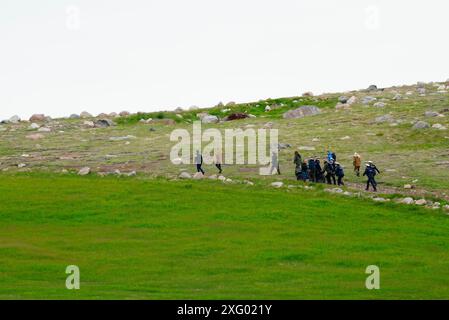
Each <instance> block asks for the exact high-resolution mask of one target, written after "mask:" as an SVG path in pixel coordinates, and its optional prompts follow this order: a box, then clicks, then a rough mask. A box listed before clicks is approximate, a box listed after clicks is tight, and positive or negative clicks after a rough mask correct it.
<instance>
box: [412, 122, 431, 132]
mask: <svg viewBox="0 0 449 320" xmlns="http://www.w3.org/2000/svg"><path fill="white" fill-rule="evenodd" d="M427 128H430V124H428V123H427V122H425V121H418V122H417V123H415V124H414V125H413V129H415V130H420V129H427Z"/></svg>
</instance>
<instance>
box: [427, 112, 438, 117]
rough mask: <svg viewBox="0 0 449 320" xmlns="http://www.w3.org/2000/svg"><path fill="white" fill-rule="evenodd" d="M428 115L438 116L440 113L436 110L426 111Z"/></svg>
mask: <svg viewBox="0 0 449 320" xmlns="http://www.w3.org/2000/svg"><path fill="white" fill-rule="evenodd" d="M424 115H425V116H426V117H438V116H439V115H440V114H439V113H438V112H436V111H426V112H424Z"/></svg>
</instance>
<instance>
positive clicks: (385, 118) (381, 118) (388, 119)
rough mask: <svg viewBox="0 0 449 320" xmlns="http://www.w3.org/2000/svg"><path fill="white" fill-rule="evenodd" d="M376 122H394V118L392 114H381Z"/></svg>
mask: <svg viewBox="0 0 449 320" xmlns="http://www.w3.org/2000/svg"><path fill="white" fill-rule="evenodd" d="M374 121H375V122H376V123H384V122H394V118H393V116H392V115H391V114H386V115H383V116H379V117H377V118H376V119H375V120H374Z"/></svg>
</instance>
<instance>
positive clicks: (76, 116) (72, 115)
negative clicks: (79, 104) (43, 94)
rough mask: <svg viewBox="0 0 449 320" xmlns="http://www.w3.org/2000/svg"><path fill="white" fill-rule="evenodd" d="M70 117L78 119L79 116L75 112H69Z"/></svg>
mask: <svg viewBox="0 0 449 320" xmlns="http://www.w3.org/2000/svg"><path fill="white" fill-rule="evenodd" d="M69 118H70V119H79V118H80V116H79V115H77V114H75V113H73V114H71V115H70V117H69Z"/></svg>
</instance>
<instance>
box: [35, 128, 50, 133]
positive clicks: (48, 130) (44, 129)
mask: <svg viewBox="0 0 449 320" xmlns="http://www.w3.org/2000/svg"><path fill="white" fill-rule="evenodd" d="M37 131H39V132H51V129H50V128H47V127H41V128H39V129H37Z"/></svg>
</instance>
